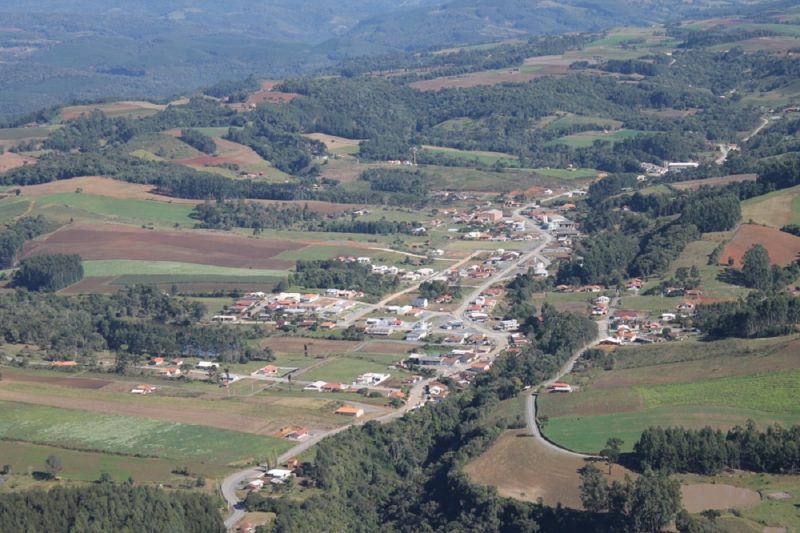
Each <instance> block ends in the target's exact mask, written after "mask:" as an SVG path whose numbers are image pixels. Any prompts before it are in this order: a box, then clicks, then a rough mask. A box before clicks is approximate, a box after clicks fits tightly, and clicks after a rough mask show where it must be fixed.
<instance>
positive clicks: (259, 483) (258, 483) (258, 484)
mask: <svg viewBox="0 0 800 533" xmlns="http://www.w3.org/2000/svg"><path fill="white" fill-rule="evenodd" d="M262 487H264V480H263V479H254V480H252V481H251V482H250V483H248V484H247V488H248V489H250V490H251V491H254V492H255V491H257V490H260V489H261V488H262Z"/></svg>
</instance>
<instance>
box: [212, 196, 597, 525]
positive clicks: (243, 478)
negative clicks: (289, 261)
mask: <svg viewBox="0 0 800 533" xmlns="http://www.w3.org/2000/svg"><path fill="white" fill-rule="evenodd" d="M522 209H524V208H519V209H517V210H515V211H514V214H513V216H514V218H517V219H519V218H520V211H522ZM540 233H541V235H542V237H543V242H541V243H540V244H538V245H537V246H536V247H535V248H533V249H532V250H529V251H528V252H525V253H524V254H523V255H522V256H521V257H520V259H519V260H517V261H515V262H513V263H511V264H509V265H508V266H506V267H504V268H502V269H501V270H499V271H498V272H496V273H495V275H494V276H492V277H491V278H489V279H488V280H486V281H485V282H484V283H482V284H481V285H480V286H478V287H475V288H474V289H473V290H472V291H471V292H470V293H469V294H468V295H466V296H465V299H464V303H462V304H461V305H460V306H459V307H458V309H456V311H454V312H453V313H449V314H450V316H451V317H454V318H456V317H457V318H458V319H460V320H465V322H468V321H467V320H466V319H465V317H464V314H465V312H466V309H467V307H468V306H469V302H470V301H472V300H474V299H475V298H476V297H477V296H478V295H480V293H481V292H483V291H484V290H486V289H488V288H489V287H491V286H492V285H495V284H497V283H498V282H501V281H503V280H505V279H507V278H509V277H513V276H514V275H516V271H517V268H518V266H519V265H520V264H522V263H524V262H525V261H530V260H532V259H537V260H539V261H542V262H543V263H545V264H549V261H548V260H547V259H546V258H544V257H542V256H541V251H542V250H543V249H544V247H545V246H547V244H548V243H549V242H550V241H552V240H553V237H552V236H551V235H550V234H549V233H546V232H540ZM485 252H486V250H478V251H475V252H473V253H472V254H470V255H469V256H468V257H466V258H464V259H462V260H460V261H458V262H457V263H455V264H453V265H451V266H450V267H448V268H447V270H451V269H453V268H460V266H461V265H463V264H465V263H467V262H469V261H471V260H472V259H473V258H474V257H476V256H477V255H479V254H482V253H485ZM441 273H442V272H438V273H435V274H433V275H432V276H429V277H428V278H426V279H424V280H421V281H420V282H418V283H413V284H412V285H410V286H408V287H406V288H404V289H402V290H400V291H398V292H396V293H394V294H391V295H389V296H387V297H386V298H384V299H383V300H381V301H380V302H378V303H376V304H371V305H368V306H366V307H362V308H361V309H360V310H358V311H357V312H355V313H353V314H351V315H350V316H349V317H348V318H347V319H346V320H345V321H344V322H345V327H346V326H347V325H350V324H352V323H354V322H355V321H356V320H357V319H359V318H361V317H363V316H365V315H367V314H369V313H370V312H372V311H374V310H376V309H380V308H382V307H384V306H386V304H387V303H388V302H390V301H392V300H394V299H395V298H397V297H399V296H401V295H403V294H407V293H409V292H412V291H414V290H416V289H417V288H418V287H419V285H420V284H421V283H422V282H424V281H426V280H428V279H430V278H433V277H436V276H438V275H440V274H441ZM470 324H471V326H472V327H473V328H474V329H477V330H479V331H481V332H482V333H485V334H486V335H487V336H488V337H489V338H490V339H492V340H493V341H494V348H493V349H492V351H491V352H490V353H489V354H487V355H486V357H488V358H489V359H490V360H491V359H494V358H495V357H496V356H497V355H498V354H499V353H500V352H501V351H502V350H503V348H505V347H506V346H507V344H508V334H507V333H502V332H498V331H495V330H493V329H491V328H490V327H488V326H486V325H484V324H479V323H470ZM600 338H603V337H600ZM575 358H576V359H577V356H576V357H575ZM573 364H574V361H573ZM570 369H571V366H570ZM462 370H463V368H460V367H453V368H450V369H447V370H446V371H445V372H444V373H443V375H445V376H453V375H455V374H458V373H460V372H461V371H462ZM436 379H439V377H433V378H429V379H426V380H423V381H421V382H419V383H417V384H415V385H414V387H412V389H411V390H410V391H409V396H408V400H407V401H406V404H405V405H404V406H403V407H402V408H401V409H398V410H396V411H393V412H391V413H388V414H386V415H383V416H381V417H378V418H375V419H374V420H376V421H378V422H381V423H386V422H391V421H393V420H396V419H398V418H401V417H402V416H403V415H404V414H405V413H407V412H408V411H410V410H412V409H415V408H416V407H418V406H420V405H422V404H423V403H424V400H425V398H424V388H425V385H427V384H429V383H430V382H432V381H434V380H436ZM271 380H274V381H283V378H272V379H271ZM293 381H294V380H293ZM534 418H535V412H534ZM360 424H363V422H353V423H351V424H348V425H345V426H342V427H339V428H336V429H334V430H331V431H326V432H323V433H319V434H317V435H314V436H313V437H311V438H309V439H308V440H306V441H304V442H302V443H300V444H298V445H297V446H295V447H293V448H291V449H290V450H288V451H287V452H286V453H284V454H283V455H281V456H280V457H278V462H279V463H285V462H286V461H288V460H289V459H291V458H292V457H296V456H297V455H299V454H300V453H302V452H304V451H305V450H307V449H308V448H310V447H311V446H314V445H315V444H317V443H318V442H320V441H321V440H323V439H324V438H326V437H329V436H331V435H335V434H336V433H339V432H341V431H344V430H346V429H347V428H349V427H351V426H352V425H360ZM263 473H264V469H263V468H261V467H252V468H248V469H245V470H241V471H239V472H236V473H234V474H231V475H230V476H228V477H226V478H225V479H224V480H223V481H222V484H221V486H220V490H221V492H222V496H223V497H224V498H225V501H226V502H228V504H229V505H230V507H231V510H232V511H231V514H230V515H229V516H228V517H227V518H226V519H225V527H226V528H228V529H232V528H233V527H234V526H235V525H236V524H237V523H238V522H239V521H240V520H241V519H242V518H243V517H244V515H245V511H244V502H242V501H241V500H240V499H239V498H238V496H237V495H236V490H237V488H238V487H240V486H242V485H243V484H244V483H245V482H247V481H248V480H250V479H254V478H257V477H260V476H261V475H262V474H263Z"/></svg>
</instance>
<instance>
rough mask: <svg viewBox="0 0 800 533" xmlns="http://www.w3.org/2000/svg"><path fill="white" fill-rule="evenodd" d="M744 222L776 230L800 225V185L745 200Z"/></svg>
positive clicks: (743, 208) (743, 207) (743, 205)
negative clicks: (791, 225) (786, 226)
mask: <svg viewBox="0 0 800 533" xmlns="http://www.w3.org/2000/svg"><path fill="white" fill-rule="evenodd" d="M742 220H745V221H750V220H752V221H753V222H755V223H756V224H765V225H767V226H772V227H775V228H780V227H781V226H784V225H786V224H800V185H797V186H795V187H791V188H789V189H781V190H779V191H773V192H771V193H767V194H763V195H761V196H756V197H755V198H750V199H748V200H745V201H744V202H742Z"/></svg>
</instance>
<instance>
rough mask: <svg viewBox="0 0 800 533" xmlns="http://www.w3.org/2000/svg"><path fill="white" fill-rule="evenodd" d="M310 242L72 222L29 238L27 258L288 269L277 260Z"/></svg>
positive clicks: (286, 262)
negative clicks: (77, 257) (60, 256)
mask: <svg viewBox="0 0 800 533" xmlns="http://www.w3.org/2000/svg"><path fill="white" fill-rule="evenodd" d="M305 245H306V243H304V242H300V241H289V240H277V239H275V240H270V239H253V238H248V237H240V236H236V235H223V234H220V233H213V232H200V231H191V232H188V231H186V232H181V231H153V230H146V229H141V228H136V227H132V226H122V225H114V224H108V225H88V224H70V225H68V226H65V227H63V228H61V229H59V230H57V231H55V232H53V233H51V234H50V235H48V236H47V237H45V238H44V239H42V240H35V241H28V242H27V243H25V246H24V249H23V257H31V256H35V255H42V254H56V253H63V254H75V253H77V254H79V255H80V256H81V257H83V259H85V260H100V259H138V260H146V261H177V262H183V263H199V264H204V265H217V266H227V267H236V268H261V269H284V268H289V267H291V266H293V265H294V262H293V261H286V260H282V259H274V256H276V255H278V254H280V253H281V252H283V251H286V250H297V249H299V248H302V247H303V246H305Z"/></svg>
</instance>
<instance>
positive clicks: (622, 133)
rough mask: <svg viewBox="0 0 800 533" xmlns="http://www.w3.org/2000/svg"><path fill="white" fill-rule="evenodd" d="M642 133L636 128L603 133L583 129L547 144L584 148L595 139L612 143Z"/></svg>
mask: <svg viewBox="0 0 800 533" xmlns="http://www.w3.org/2000/svg"><path fill="white" fill-rule="evenodd" d="M643 133H644V132H641V131H638V130H627V129H621V130H617V131H614V132H611V133H603V132H601V131H594V132H592V131H585V132H581V133H574V134H572V135H565V136H564V137H559V138H558V139H556V140H554V141H550V143H548V144H558V143H560V144H566V145H568V146H570V147H572V148H586V147H588V146H591V145H592V144H593V143H594V142H595V141H601V140H602V141H609V142H611V143H612V144H613V143H615V142H619V141H624V140H625V139H632V138H633V137H637V136H638V135H641V134H643Z"/></svg>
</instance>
